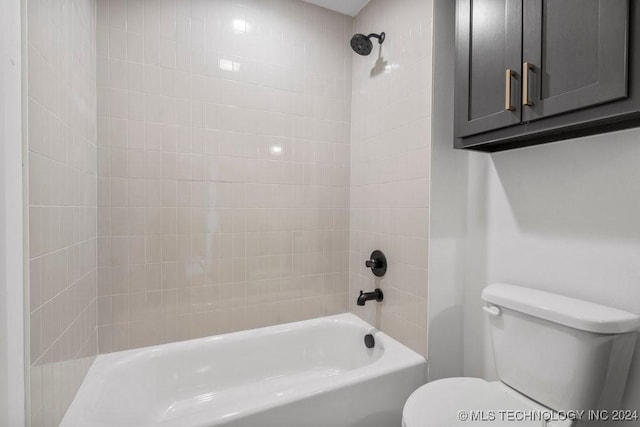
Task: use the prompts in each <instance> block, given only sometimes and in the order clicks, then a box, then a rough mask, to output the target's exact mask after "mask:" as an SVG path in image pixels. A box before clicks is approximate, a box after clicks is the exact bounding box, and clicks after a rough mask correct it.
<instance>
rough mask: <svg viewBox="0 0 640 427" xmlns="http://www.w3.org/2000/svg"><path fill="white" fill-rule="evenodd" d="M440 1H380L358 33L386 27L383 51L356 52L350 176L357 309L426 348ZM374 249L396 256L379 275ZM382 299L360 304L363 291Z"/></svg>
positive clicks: (359, 22) (361, 20)
mask: <svg viewBox="0 0 640 427" xmlns="http://www.w3.org/2000/svg"><path fill="white" fill-rule="evenodd" d="M431 25H432V2H431V1H415V0H401V1H394V2H388V1H384V0H372V1H371V2H370V3H369V4H368V5H367V6H366V7H365V8H364V9H363V10H362V11H361V12H360V13H359V14H358V16H357V17H356V19H355V30H356V32H359V33H370V32H379V31H385V32H386V33H387V39H386V40H385V42H384V44H383V45H382V49H381V54H382V58H383V59H384V65H383V66H380V65H379V63H377V62H376V61H378V60H379V58H378V55H376V54H375V50H374V53H372V54H371V55H370V56H367V57H361V56H357V55H353V87H352V90H353V92H352V94H353V95H352V96H353V100H352V108H351V117H352V129H351V130H352V132H351V153H350V162H351V181H350V185H351V188H350V190H351V191H350V200H351V209H350V228H349V231H350V235H351V238H350V255H349V264H350V278H349V307H350V310H351V311H352V312H353V313H355V314H357V315H359V316H361V317H362V318H364V319H365V320H367V321H368V322H370V323H372V324H375V325H376V326H377V327H379V328H381V329H382V330H383V331H385V332H387V333H388V334H389V335H391V336H392V337H394V338H396V339H398V340H399V341H400V342H402V343H404V344H405V345H407V346H409V347H411V348H412V349H413V350H415V351H417V352H419V353H420V354H423V355H426V351H427V348H426V337H427V321H426V307H427V300H426V297H427V267H428V232H429V226H428V224H429V162H430V158H429V152H430V141H429V135H430V132H429V131H428V127H429V126H430V120H431V111H430V106H429V100H430V99H431V77H430V76H431V74H430V68H431ZM375 249H380V250H382V251H383V252H384V253H385V255H386V257H387V261H388V263H389V269H388V271H387V274H386V275H385V276H384V277H383V278H381V279H378V278H376V277H375V276H374V275H373V274H372V273H371V271H370V270H369V269H367V268H365V267H364V262H365V260H366V259H368V257H369V255H370V254H371V252H372V251H373V250H375ZM376 287H380V288H381V289H382V290H383V292H384V293H385V298H384V301H383V302H382V303H379V304H376V303H373V304H372V303H368V304H367V305H366V306H365V307H359V306H357V305H356V304H355V303H356V298H357V296H358V293H359V291H360V290H364V291H371V290H373V289H374V288H376Z"/></svg>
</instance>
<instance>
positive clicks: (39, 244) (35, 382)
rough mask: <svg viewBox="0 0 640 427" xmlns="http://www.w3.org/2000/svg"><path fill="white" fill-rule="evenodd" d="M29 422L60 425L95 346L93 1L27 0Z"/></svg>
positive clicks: (87, 366)
mask: <svg viewBox="0 0 640 427" xmlns="http://www.w3.org/2000/svg"><path fill="white" fill-rule="evenodd" d="M25 4H26V12H27V13H26V21H27V22H26V23H27V29H28V33H27V40H26V46H27V64H28V65H27V72H28V80H27V86H28V87H27V97H26V99H25V103H26V104H27V108H28V115H27V123H28V125H27V126H28V167H27V169H28V200H29V202H28V203H29V210H28V215H29V243H28V245H29V251H28V252H29V253H28V255H29V267H30V273H29V281H30V285H29V304H30V321H29V325H30V330H29V336H30V363H31V365H30V382H31V384H30V388H31V398H30V400H31V425H32V426H34V427H37V426H43V425H46V426H49V425H58V423H59V422H60V420H61V418H62V416H63V415H64V413H65V411H66V409H67V407H68V405H69V404H70V403H71V400H72V399H73V397H74V396H75V394H76V392H77V390H78V388H79V386H80V383H81V382H82V380H83V378H84V376H85V374H86V372H87V370H88V368H89V366H90V365H91V363H92V361H93V358H94V356H95V355H96V352H97V339H96V338H97V334H96V332H97V329H96V322H97V302H96V293H97V289H96V277H97V274H96V260H97V258H96V250H97V249H96V248H97V243H96V228H97V221H96V217H97V209H96V203H97V187H96V174H97V160H96V159H97V153H96V150H97V147H96V21H95V16H96V2H95V1H94V0H68V1H43V0H28V1H27V2H26V3H25Z"/></svg>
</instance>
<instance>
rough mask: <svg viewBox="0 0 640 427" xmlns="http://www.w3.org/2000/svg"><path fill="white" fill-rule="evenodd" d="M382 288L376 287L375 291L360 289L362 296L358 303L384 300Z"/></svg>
mask: <svg viewBox="0 0 640 427" xmlns="http://www.w3.org/2000/svg"><path fill="white" fill-rule="evenodd" d="M383 297H384V296H383V295H382V290H381V289H380V288H376V289H375V290H374V291H373V292H362V291H360V296H359V297H358V302H357V304H358V305H364V304H365V303H366V302H367V301H371V300H376V301H378V302H379V301H382V299H383Z"/></svg>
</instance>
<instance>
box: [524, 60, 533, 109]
mask: <svg viewBox="0 0 640 427" xmlns="http://www.w3.org/2000/svg"><path fill="white" fill-rule="evenodd" d="M532 69H533V65H531V64H530V63H528V62H525V63H524V64H522V105H527V106H529V107H531V106H532V105H533V101H532V100H531V98H529V71H531V70H532Z"/></svg>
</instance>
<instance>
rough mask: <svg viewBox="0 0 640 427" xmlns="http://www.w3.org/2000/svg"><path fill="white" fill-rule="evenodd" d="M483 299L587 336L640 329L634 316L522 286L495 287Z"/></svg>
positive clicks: (484, 294) (505, 285)
mask: <svg viewBox="0 0 640 427" xmlns="http://www.w3.org/2000/svg"><path fill="white" fill-rule="evenodd" d="M482 299H483V300H485V301H487V302H488V303H491V304H493V305H497V306H500V307H504V308H508V309H511V310H514V311H518V312H521V313H525V314H528V315H530V316H534V317H538V318H540V319H545V320H548V321H550V322H554V323H558V324H561V325H565V326H569V327H571V328H574V329H580V330H583V331H587V332H594V333H599V334H620V333H625V332H631V331H634V330H637V329H638V328H640V317H638V316H637V315H635V314H633V313H628V312H626V311H622V310H618V309H616V308H611V307H606V306H604V305H600V304H595V303H592V302H588V301H582V300H579V299H575V298H570V297H566V296H563V295H558V294H554V293H551V292H545V291H540V290H537V289H530V288H525V287H522V286H515V285H508V284H505V283H494V284H491V285H489V286H487V287H486V288H484V290H483V291H482Z"/></svg>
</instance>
